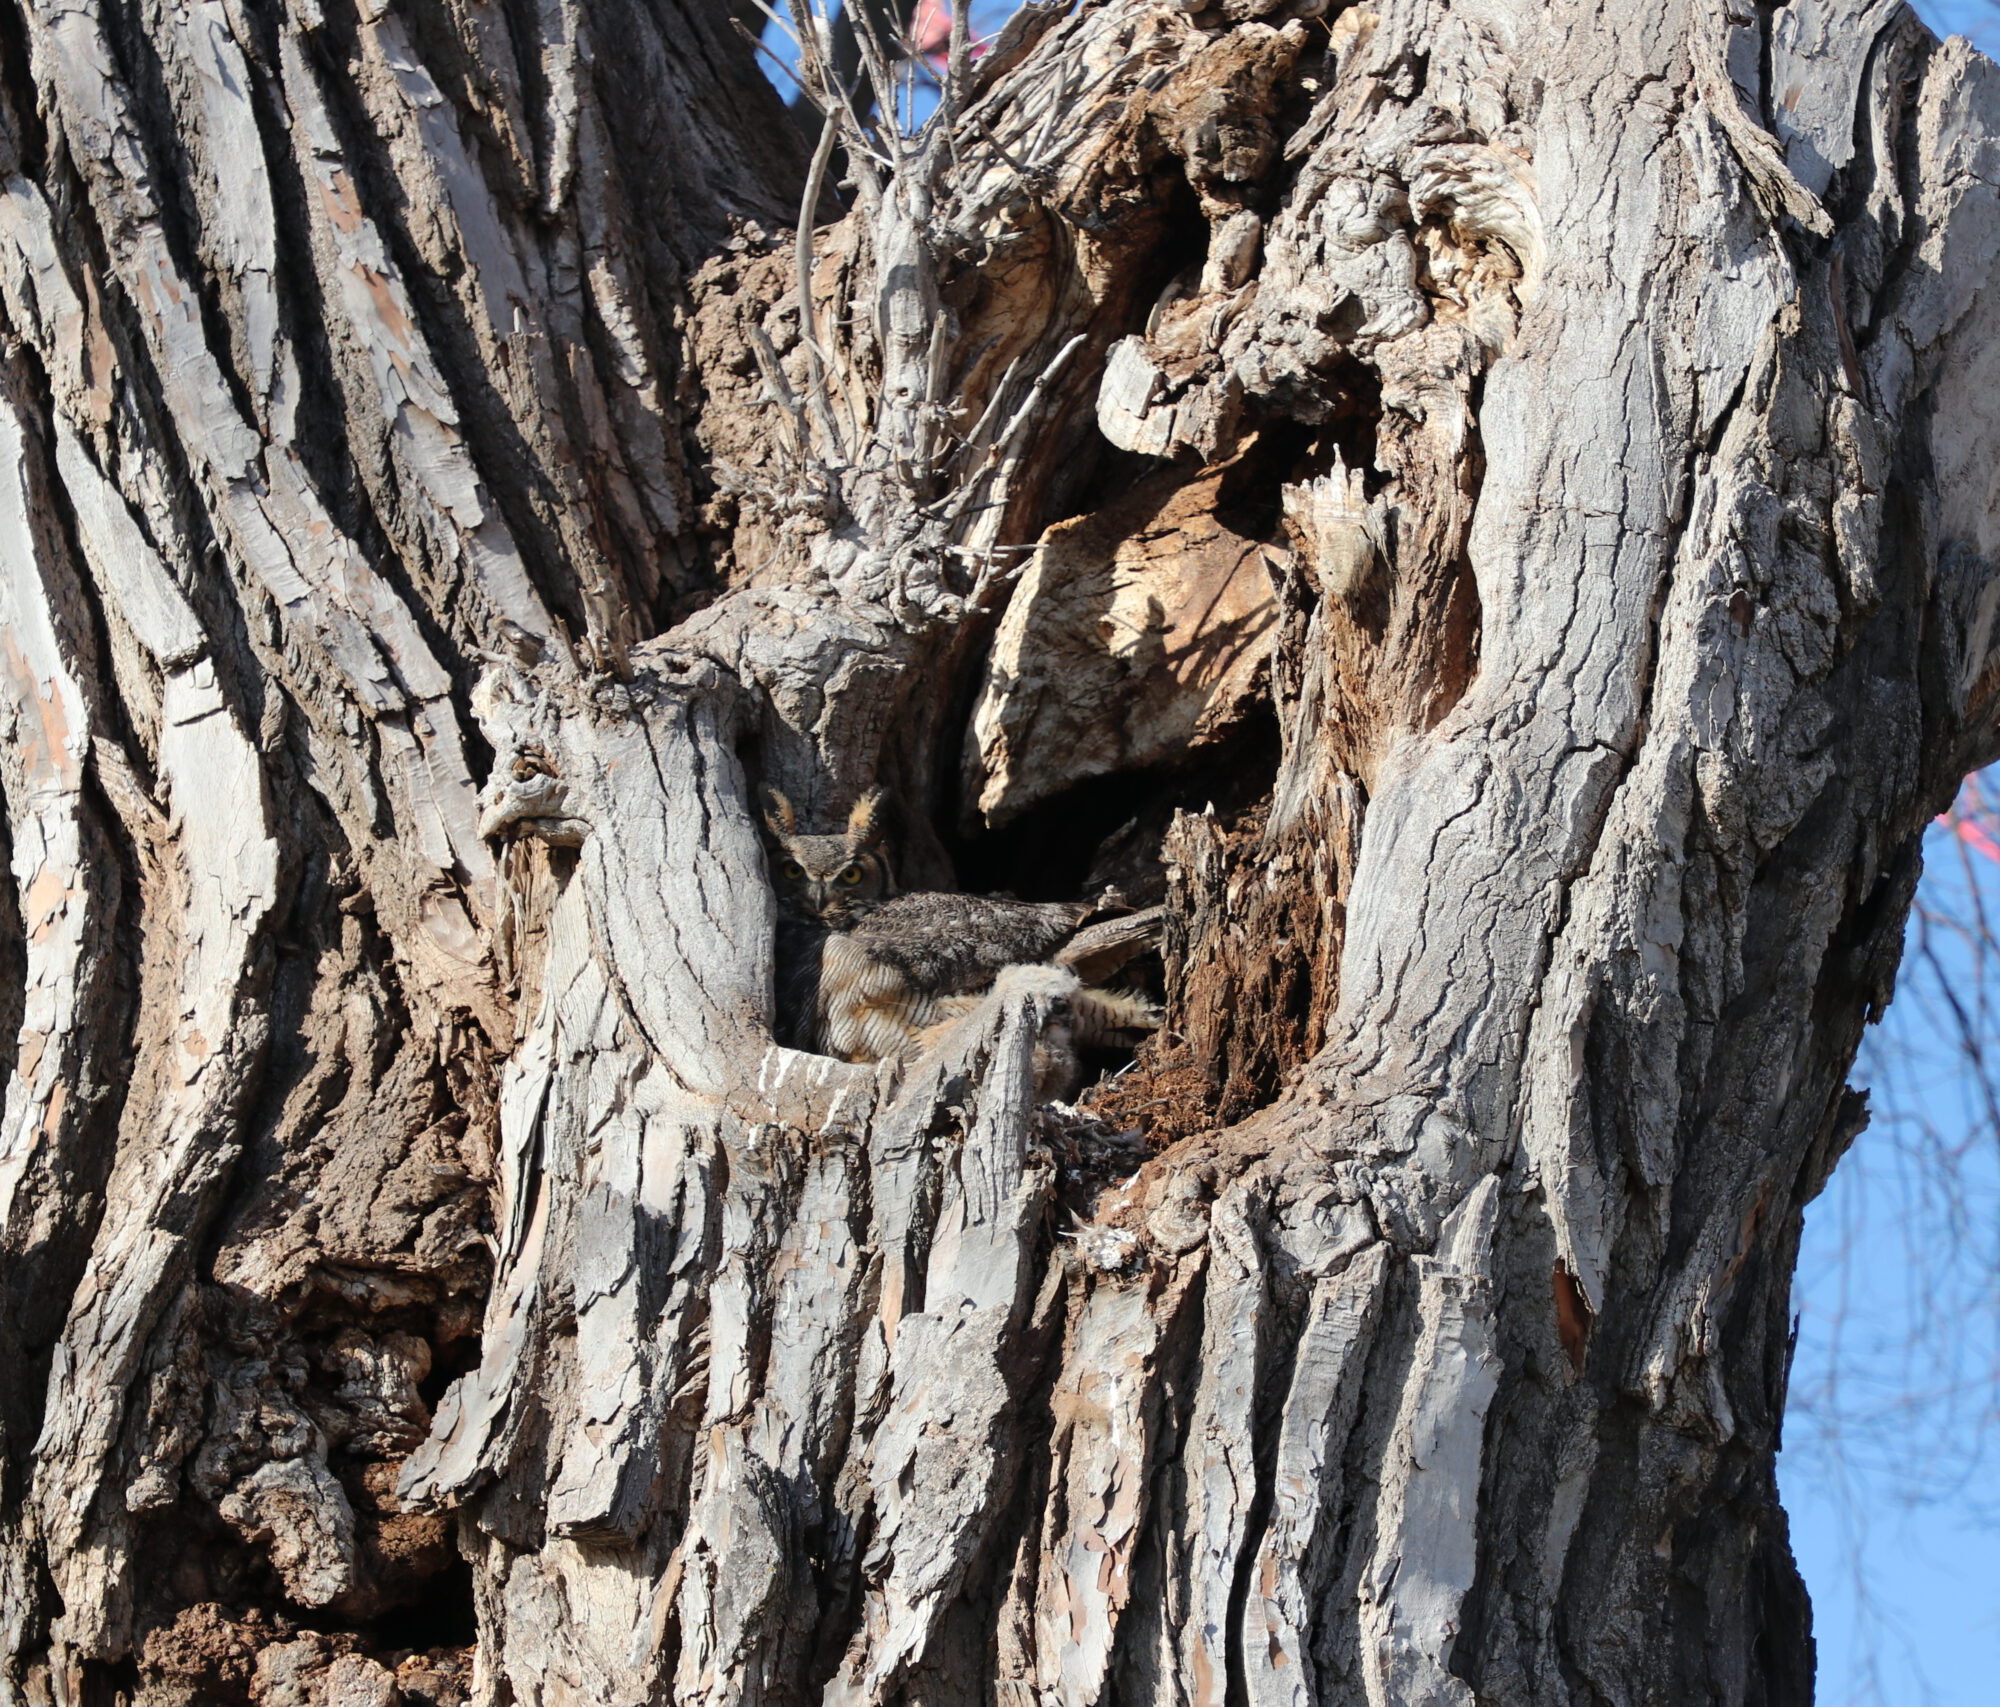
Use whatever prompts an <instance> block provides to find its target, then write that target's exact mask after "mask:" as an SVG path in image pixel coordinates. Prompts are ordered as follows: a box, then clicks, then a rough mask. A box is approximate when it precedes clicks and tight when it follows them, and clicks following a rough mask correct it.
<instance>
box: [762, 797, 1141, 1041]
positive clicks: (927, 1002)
mask: <svg viewBox="0 0 2000 1707" xmlns="http://www.w3.org/2000/svg"><path fill="white" fill-rule="evenodd" d="M768 793H769V795H770V806H769V809H768V810H767V811H766V813H765V816H764V823H765V826H766V828H767V829H769V831H770V832H771V837H772V840H773V842H774V843H775V844H776V846H775V867H776V874H777V887H778V899H779V903H780V906H781V908H782V909H783V912H784V914H785V915H786V916H785V918H784V919H783V920H781V929H780V935H779V941H778V962H779V965H778V984H779V988H778V997H779V1025H780V1033H781V1035H784V1036H785V1037H786V1038H787V1040H788V1041H791V1042H795V1043H797V1044H798V1045H799V1046H801V1047H803V1048H807V1049H811V1050H813V1051H815V1052H816V1053H818V1054H822V1055H837V1056H839V1057H840V1058H841V1059H842V1060H846V1061H879V1060H882V1059H884V1058H885V1057H888V1056H893V1055H901V1054H905V1053H907V1052H909V1051H910V1050H911V1048H912V1047H913V1046H914V1045H915V1044H916V1043H917V1042H919V1041H920V1040H921V1038H922V1036H923V1034H924V1033H925V1032H927V1031H929V1030H930V1029H931V1028H932V1027H933V1026H937V1025H940V1024H943V1023H945V1022H946V1021H949V1020H951V1019H954V1018H956V1017H957V1016H958V1015H960V1014H962V1013H964V1012H965V1011H966V1010H967V1009H968V1008H969V1007H970V1006H971V1005H972V1002H973V1001H974V1000H976V999H977V997H978V995H979V994H980V993H981V992H983V991H984V990H986V989H987V988H988V987H989V986H990V985H991V984H992V983H993V980H994V979H995V978H996V977H998V976H999V974H1000V973H1001V971H1002V970H1003V969H1004V968H1006V967H1009V966H1022V965H1034V964H1037V963H1039V962H1043V961H1049V960H1058V961H1060V960H1062V959H1063V958H1064V956H1063V953H1062V951H1063V950H1064V948H1065V945H1067V944H1069V943H1070V942H1071V939H1072V938H1074V937H1076V935H1077V927H1078V926H1079V925H1080V924H1081V923H1082V922H1083V920H1084V918H1085V917H1086V916H1087V915H1088V914H1089V913H1090V911H1091V907H1090V904H1089V903H1088V902H1077V901H1016V900H1014V899H1012V898H1011V897H1009V896H1003V895H954V894H945V893H941V892H936V891H920V892H917V893H913V894H908V895H899V894H897V893H896V892H895V882H894V877H893V875H892V873H891V870H890V866H889V860H888V855H887V852H886V850H885V849H884V847H883V846H882V839H883V826H882V817H883V800H882V795H881V793H880V792H879V791H877V792H875V793H872V794H867V795H864V796H863V797H862V798H861V799H860V800H859V801H858V802H857V803H856V804H855V807H854V810H853V811H852V812H851V813H850V814H849V815H848V820H847V829H846V831H845V833H843V834H839V835H819V836H802V835H800V834H799V833H798V821H797V815H796V814H795V813H794V812H793V810H792V805H791V802H790V801H788V800H787V799H786V798H785V797H784V796H783V795H782V794H779V793H778V792H777V791H776V790H775V789H772V790H769V791H768ZM1156 911H1157V910H1156ZM1153 935H1154V936H1155V937H1156V936H1157V931H1155V932H1154V933H1153ZM1134 940H1135V942H1136V943H1137V945H1138V946H1139V947H1144V946H1146V945H1147V939H1146V934H1145V933H1144V932H1143V931H1141V932H1139V933H1137V935H1136V936H1135V938H1134ZM1090 970H1091V972H1093V973H1097V971H1098V967H1097V964H1096V963H1095V962H1093V963H1091V965H1090ZM1100 975H1101V974H1100ZM1070 1009H1071V1021H1070V1024H1071V1031H1072V1035H1073V1037H1074V1039H1075V1040H1076V1041H1078V1042H1083V1043H1094V1042H1099V1041H1105V1040H1108V1039H1109V1038H1110V1037H1111V1036H1112V1035H1113V1034H1115V1033H1117V1032H1119V1031H1146V1030H1150V1029H1151V1028H1152V1027H1153V1026H1154V1025H1156V1024H1157V1023H1158V1015H1157V1014H1156V1013H1155V1012H1154V1010H1153V1008H1152V1005H1151V1004H1150V1003H1148V1002H1146V1001H1144V1000H1143V999H1142V998H1140V997H1136V996H1129V995H1125V994H1123V993H1122V992H1119V991H1114V990H1102V989H1094V988H1086V989H1082V990H1079V991H1077V992H1076V994H1075V995H1074V996H1073V997H1072V998H1071V1001H1070Z"/></svg>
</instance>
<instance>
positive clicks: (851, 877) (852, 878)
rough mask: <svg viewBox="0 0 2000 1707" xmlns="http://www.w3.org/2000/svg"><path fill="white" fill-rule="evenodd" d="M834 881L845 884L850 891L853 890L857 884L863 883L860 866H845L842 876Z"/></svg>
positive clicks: (842, 869)
mask: <svg viewBox="0 0 2000 1707" xmlns="http://www.w3.org/2000/svg"><path fill="white" fill-rule="evenodd" d="M834 881H835V882H838V883H845V884H846V885H847V886H848V887H849V888H850V889H851V888H853V887H854V885H855V884H857V883H859V882H860V881H861V867H860V866H858V865H849V866H843V867H842V868H841V872H840V876H839V877H838V878H836V879H835V880H834Z"/></svg>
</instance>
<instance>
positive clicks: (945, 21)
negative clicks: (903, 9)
mask: <svg viewBox="0 0 2000 1707" xmlns="http://www.w3.org/2000/svg"><path fill="white" fill-rule="evenodd" d="M967 22H968V23H971V22H972V20H971V19H969V18H968V19H967ZM908 41H909V44H910V57H911V58H912V59H921V60H922V61H924V63H925V65H926V66H927V67H928V68H929V69H930V70H931V71H932V72H933V73H934V74H937V75H942V74H943V72H944V70H945V67H946V65H947V64H948V63H949V61H950V58H951V6H950V3H949V0H917V9H916V11H914V12H912V13H911V14H910V28H909V32H908ZM971 45H972V57H973V58H974V59H977V58H978V57H979V56H980V55H981V54H982V53H984V52H985V51H986V41H985V39H984V38H983V37H981V36H978V35H974V36H973V37H972V44H971Z"/></svg>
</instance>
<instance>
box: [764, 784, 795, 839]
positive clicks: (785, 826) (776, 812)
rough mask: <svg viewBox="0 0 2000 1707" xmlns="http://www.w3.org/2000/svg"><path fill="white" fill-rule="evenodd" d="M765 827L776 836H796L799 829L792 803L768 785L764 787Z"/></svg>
mask: <svg viewBox="0 0 2000 1707" xmlns="http://www.w3.org/2000/svg"><path fill="white" fill-rule="evenodd" d="M764 827H765V828H766V829H768V830H769V831H770V832H771V834H772V835H774V836H795V835H797V834H798V829H799V816H798V814H797V813H796V812H794V811H793V810H792V803H791V802H790V801H789V800H787V799H786V798H785V797H784V796H783V795H782V794H780V793H779V792H778V791H777V790H776V789H775V788H772V787H771V786H770V785H769V784H768V783H767V784H765V787H764Z"/></svg>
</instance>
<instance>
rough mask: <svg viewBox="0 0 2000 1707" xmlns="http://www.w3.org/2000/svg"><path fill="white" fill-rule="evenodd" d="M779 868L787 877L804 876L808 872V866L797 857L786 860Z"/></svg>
mask: <svg viewBox="0 0 2000 1707" xmlns="http://www.w3.org/2000/svg"><path fill="white" fill-rule="evenodd" d="M778 869H779V870H780V871H782V872H783V873H784V874H785V875H786V876H787V877H803V876H805V874H806V868H805V867H804V866H802V865H801V864H799V862H798V861H797V860H795V859H788V860H786V861H785V863H784V864H783V865H781V866H779V867H778Z"/></svg>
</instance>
